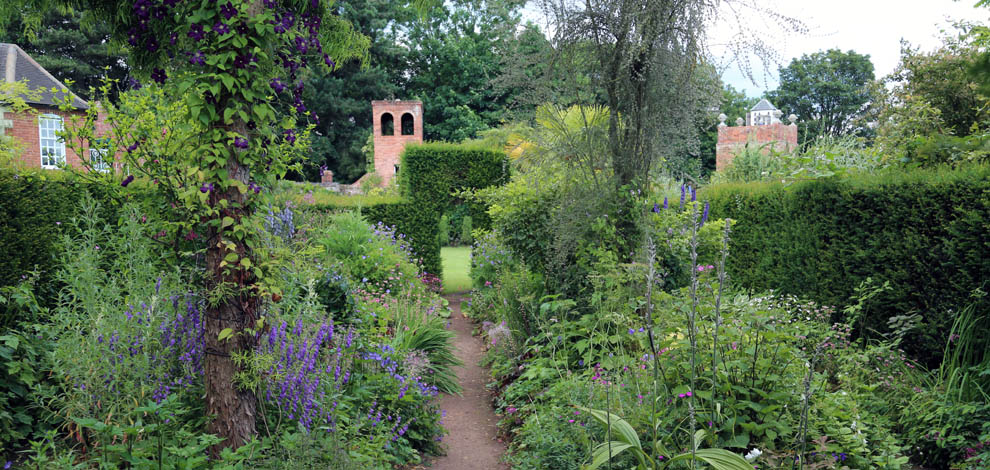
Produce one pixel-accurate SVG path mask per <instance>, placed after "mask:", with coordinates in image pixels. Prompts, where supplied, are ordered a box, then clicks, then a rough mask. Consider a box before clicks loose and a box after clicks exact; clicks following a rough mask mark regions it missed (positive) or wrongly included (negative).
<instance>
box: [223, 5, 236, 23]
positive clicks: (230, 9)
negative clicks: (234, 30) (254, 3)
mask: <svg viewBox="0 0 990 470" xmlns="http://www.w3.org/2000/svg"><path fill="white" fill-rule="evenodd" d="M220 14H221V15H223V17H224V18H225V19H227V20H228V21H229V20H230V19H231V18H233V17H234V16H235V15H237V9H236V8H234V4H232V3H230V2H227V4H226V5H223V6H221V7H220Z"/></svg>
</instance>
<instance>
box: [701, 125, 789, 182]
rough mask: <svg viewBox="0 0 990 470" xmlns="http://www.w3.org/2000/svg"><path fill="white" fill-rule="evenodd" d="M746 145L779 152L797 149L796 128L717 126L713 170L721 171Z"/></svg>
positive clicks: (780, 126) (783, 126)
mask: <svg viewBox="0 0 990 470" xmlns="http://www.w3.org/2000/svg"><path fill="white" fill-rule="evenodd" d="M747 143H752V144H754V145H763V144H766V143H771V147H772V148H773V149H774V150H777V151H779V152H788V151H791V150H793V149H795V148H797V126H795V125H793V124H792V125H787V124H780V123H778V124H769V125H764V126H719V128H718V144H716V146H715V169H716V170H719V171H721V170H723V169H724V168H725V167H726V166H728V165H729V163H730V162H732V159H733V158H734V157H735V155H736V153H737V152H738V151H739V150H740V149H741V148H743V147H745V146H746V144H747Z"/></svg>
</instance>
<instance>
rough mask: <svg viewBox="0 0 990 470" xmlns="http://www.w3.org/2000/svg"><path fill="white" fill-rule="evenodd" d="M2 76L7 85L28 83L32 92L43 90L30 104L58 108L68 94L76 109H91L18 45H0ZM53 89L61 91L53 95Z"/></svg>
mask: <svg viewBox="0 0 990 470" xmlns="http://www.w3.org/2000/svg"><path fill="white" fill-rule="evenodd" d="M0 74H2V76H3V78H4V81H5V82H7V83H14V82H19V81H27V84H28V87H29V88H31V89H32V90H42V91H41V93H40V96H38V97H36V98H32V99H27V100H26V101H27V102H28V103H30V104H40V105H46V106H53V107H56V106H58V105H59V104H61V103H62V102H63V101H64V100H65V96H66V94H68V95H69V96H70V97H71V98H72V106H74V107H75V108H76V109H88V108H89V105H87V104H86V102H85V101H83V100H81V99H79V97H78V96H76V94H75V93H73V92H72V91H70V90H69V89H68V87H66V86H65V85H63V84H62V82H60V81H58V79H57V78H55V77H53V76H52V74H50V73H48V71H47V70H45V69H44V68H43V67H42V66H41V65H38V63H37V62H35V61H34V59H32V58H31V56H29V55H28V54H27V53H26V52H24V50H23V49H21V48H20V47H18V46H17V45H16V44H7V43H0ZM52 88H55V89H57V90H61V91H57V92H55V93H52V91H51V90H52Z"/></svg>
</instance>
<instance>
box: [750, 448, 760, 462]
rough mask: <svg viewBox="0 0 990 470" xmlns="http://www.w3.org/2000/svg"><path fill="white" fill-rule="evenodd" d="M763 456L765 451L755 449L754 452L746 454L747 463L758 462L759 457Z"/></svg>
mask: <svg viewBox="0 0 990 470" xmlns="http://www.w3.org/2000/svg"><path fill="white" fill-rule="evenodd" d="M761 455H763V451H762V450H760V449H757V448H755V447H754V448H753V450H751V451H749V453H748V454H746V461H747V462H752V461H754V460H756V459H757V457H759V456H761Z"/></svg>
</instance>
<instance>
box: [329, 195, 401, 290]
mask: <svg viewBox="0 0 990 470" xmlns="http://www.w3.org/2000/svg"><path fill="white" fill-rule="evenodd" d="M326 222H327V223H329V224H330V225H331V226H332V227H333V229H332V230H326V231H322V232H321V233H320V234H319V235H318V236H316V237H314V239H313V240H312V242H313V244H314V245H315V246H317V247H319V248H320V249H321V250H322V251H323V252H325V253H326V254H327V255H329V256H330V257H331V258H332V259H334V260H336V261H338V262H341V263H343V267H344V271H345V273H346V274H348V275H349V277H350V278H351V279H365V280H366V281H365V282H371V283H382V282H385V281H387V280H388V279H389V277H391V276H395V275H396V274H397V271H398V274H401V275H402V276H405V277H415V276H416V267H415V266H414V265H411V264H409V262H408V261H409V260H408V259H407V258H406V253H405V252H403V250H402V249H403V248H404V245H402V246H399V247H395V248H397V249H393V245H392V243H393V242H395V243H402V242H401V240H400V241H392V240H387V239H378V238H371V240H370V241H369V232H370V231H371V229H370V228H369V227H368V224H367V222H365V221H363V220H362V219H361V217H360V215H358V214H355V213H353V212H345V213H341V214H335V215H331V216H329V218H328V220H327V221H326ZM383 225H384V224H383ZM378 228H384V227H383V226H379V227H378ZM386 248H388V249H386Z"/></svg>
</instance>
